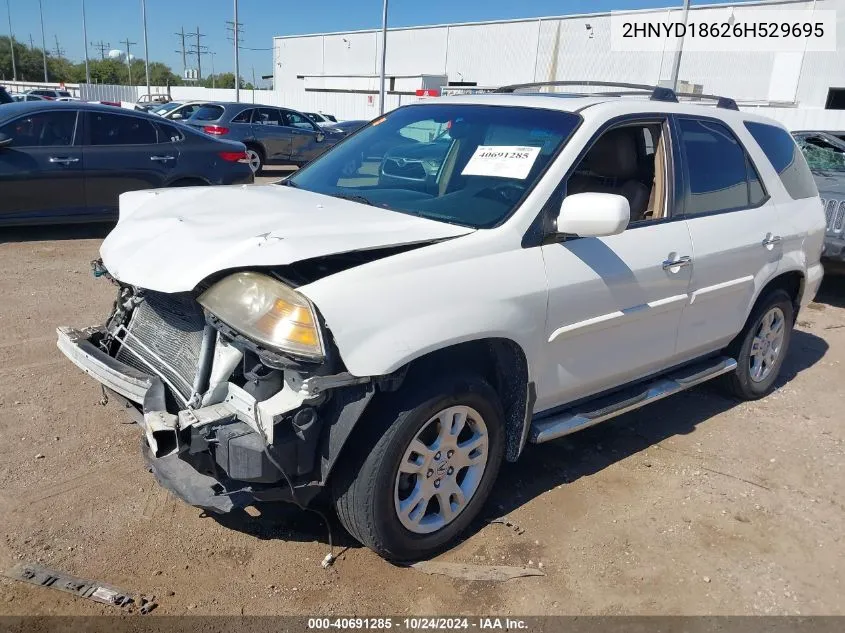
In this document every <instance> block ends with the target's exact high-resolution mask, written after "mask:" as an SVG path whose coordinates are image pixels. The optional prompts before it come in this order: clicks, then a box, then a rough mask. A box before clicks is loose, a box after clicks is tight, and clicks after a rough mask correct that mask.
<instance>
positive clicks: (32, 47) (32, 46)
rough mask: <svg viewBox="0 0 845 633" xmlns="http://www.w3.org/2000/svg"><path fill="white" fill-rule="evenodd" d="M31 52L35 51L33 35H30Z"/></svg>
mask: <svg viewBox="0 0 845 633" xmlns="http://www.w3.org/2000/svg"><path fill="white" fill-rule="evenodd" d="M29 50H31V51H34V50H35V40H33V39H32V33H30V34H29Z"/></svg>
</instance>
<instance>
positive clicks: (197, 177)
mask: <svg viewBox="0 0 845 633" xmlns="http://www.w3.org/2000/svg"><path fill="white" fill-rule="evenodd" d="M252 181H253V175H252V170H251V169H250V167H249V165H248V164H247V162H246V151H245V147H244V145H243V144H241V143H235V142H231V141H224V140H220V139H217V138H214V137H211V136H208V135H205V134H202V133H200V132H196V131H194V130H192V129H189V128H185V127H183V126H180V125H176V124H173V123H168V122H166V121H164V120H162V119H161V117H157V116H155V115H151V114H145V113H141V112H134V111H130V110H123V109H120V110H118V109H117V108H114V107H110V106H104V105H95V104H89V103H83V102H56V101H50V102H21V103H10V104H6V105H3V106H2V107H0V192H2V193H0V225H18V224H20V225H24V224H42V223H52V222H91V221H108V220H112V219H114V218H116V217H117V205H118V196H119V195H120V194H121V193H123V192H126V191H134V190H138V189H155V188H159V187H180V186H191V185H230V184H240V183H250V182H252Z"/></svg>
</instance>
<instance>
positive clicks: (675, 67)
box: [385, 0, 689, 90]
mask: <svg viewBox="0 0 845 633" xmlns="http://www.w3.org/2000/svg"><path fill="white" fill-rule="evenodd" d="M385 1H386V0H385ZM688 17H689V0H684V26H686V24H687V18H688ZM683 50H684V38H681V39H680V40H678V50H677V51H675V60H674V61H673V62H672V79H671V81H672V90H677V89H678V73H679V72H680V70H681V53H682V52H683Z"/></svg>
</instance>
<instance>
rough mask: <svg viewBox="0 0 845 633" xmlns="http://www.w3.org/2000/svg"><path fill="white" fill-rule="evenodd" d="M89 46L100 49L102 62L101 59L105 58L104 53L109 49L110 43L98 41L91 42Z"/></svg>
mask: <svg viewBox="0 0 845 633" xmlns="http://www.w3.org/2000/svg"><path fill="white" fill-rule="evenodd" d="M91 46H93V47H94V48H98V49H100V59H101V60H102V59H105V58H106V51H107V50H109V49H110V48H111V43H110V42H104V41H103V40H100V41H99V42H96V43H94V42H91Z"/></svg>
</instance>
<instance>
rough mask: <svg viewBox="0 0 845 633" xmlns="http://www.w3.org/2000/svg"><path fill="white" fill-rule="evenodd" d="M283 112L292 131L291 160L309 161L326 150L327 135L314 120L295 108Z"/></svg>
mask: <svg viewBox="0 0 845 633" xmlns="http://www.w3.org/2000/svg"><path fill="white" fill-rule="evenodd" d="M283 113H284V118H285V125H286V126H287V127H288V129H289V130H290V131H291V137H292V143H291V160H293V161H295V162H298V163H307V162H308V161H309V160H312V159H314V158H316V157H317V156H319V155H320V154H322V153H323V152H324V151H326V143H325V135H324V134H323V133H322V131H321V130H320V128H319V127H318V126H317V125H315V124H314V122H313V121H311V120H310V119H309V118H308V117H306V116H305V115H304V114H300V113H299V112H294V111H293V110H283ZM319 138H322V139H323V140H318V139H319Z"/></svg>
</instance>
